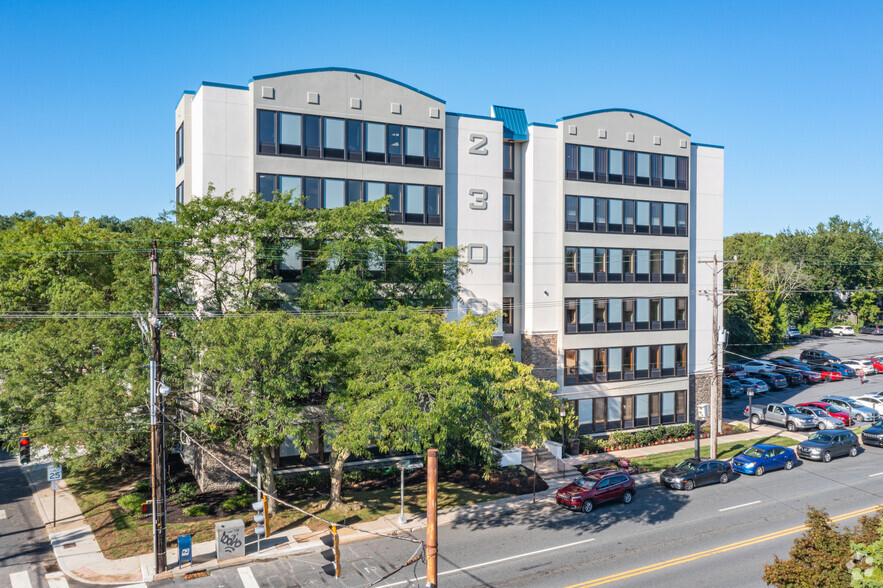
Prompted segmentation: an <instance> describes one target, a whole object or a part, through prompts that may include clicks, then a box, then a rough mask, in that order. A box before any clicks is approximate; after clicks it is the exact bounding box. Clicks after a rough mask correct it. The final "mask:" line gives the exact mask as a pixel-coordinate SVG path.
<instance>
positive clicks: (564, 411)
mask: <svg viewBox="0 0 883 588" xmlns="http://www.w3.org/2000/svg"><path fill="white" fill-rule="evenodd" d="M558 416H560V417H561V459H564V417H566V416H567V407H566V406H564V403H563V402H562V403H561V408H560V409H558Z"/></svg>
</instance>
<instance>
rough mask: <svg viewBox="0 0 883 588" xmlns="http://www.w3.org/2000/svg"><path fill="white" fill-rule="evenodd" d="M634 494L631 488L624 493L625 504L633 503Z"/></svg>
mask: <svg viewBox="0 0 883 588" xmlns="http://www.w3.org/2000/svg"><path fill="white" fill-rule="evenodd" d="M634 496H635V495H634V494H632V491H631V490H626V491H625V492H623V493H622V503H623V504H631V503H632V498H634Z"/></svg>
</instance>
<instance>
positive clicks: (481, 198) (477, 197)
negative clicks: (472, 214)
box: [469, 188, 487, 210]
mask: <svg viewBox="0 0 883 588" xmlns="http://www.w3.org/2000/svg"><path fill="white" fill-rule="evenodd" d="M469 197H470V198H472V202H470V203H469V208H471V209H472V210H487V190H481V189H479V188H470V189H469Z"/></svg>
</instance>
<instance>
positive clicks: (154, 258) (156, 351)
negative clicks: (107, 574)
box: [148, 241, 166, 574]
mask: <svg viewBox="0 0 883 588" xmlns="http://www.w3.org/2000/svg"><path fill="white" fill-rule="evenodd" d="M150 277H151V279H152V281H153V307H152V309H151V311H150V320H149V321H148V324H149V325H150V347H151V354H150V472H151V477H150V480H151V497H152V499H153V505H152V506H153V553H154V557H155V558H156V562H155V563H156V573H157V574H158V573H160V572H164V571H166V451H165V446H166V443H165V406H164V402H163V395H162V394H159V382H160V376H161V366H162V351H161V349H160V345H159V333H160V327H161V326H162V322H161V321H160V320H159V252H158V251H157V248H156V241H154V242H153V249H152V250H151V251H150Z"/></svg>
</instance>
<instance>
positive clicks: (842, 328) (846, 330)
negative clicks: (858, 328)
mask: <svg viewBox="0 0 883 588" xmlns="http://www.w3.org/2000/svg"><path fill="white" fill-rule="evenodd" d="M831 332H832V333H834V334H835V335H840V336H841V337H842V336H843V335H855V330H854V329H853V328H852V327H850V326H849V325H836V326H833V327H831Z"/></svg>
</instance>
